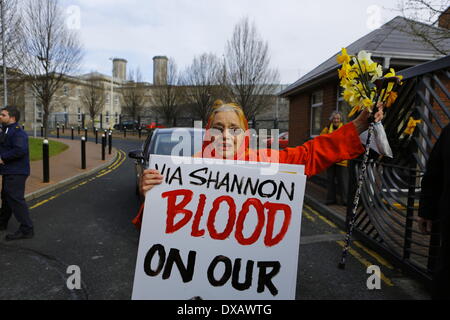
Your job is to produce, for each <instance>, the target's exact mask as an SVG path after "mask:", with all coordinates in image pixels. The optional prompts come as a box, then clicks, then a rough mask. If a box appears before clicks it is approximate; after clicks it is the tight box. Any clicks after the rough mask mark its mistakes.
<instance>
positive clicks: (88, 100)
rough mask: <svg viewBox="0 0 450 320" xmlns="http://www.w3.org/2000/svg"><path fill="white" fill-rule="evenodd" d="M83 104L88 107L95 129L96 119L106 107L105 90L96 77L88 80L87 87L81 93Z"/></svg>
mask: <svg viewBox="0 0 450 320" xmlns="http://www.w3.org/2000/svg"><path fill="white" fill-rule="evenodd" d="M80 98H81V102H82V103H83V104H84V105H85V106H86V109H87V110H88V112H89V116H90V117H91V121H92V127H93V128H94V127H95V117H96V116H97V115H98V114H99V113H101V112H102V111H103V108H104V107H105V100H106V95H105V88H104V87H103V84H102V83H101V81H100V80H99V79H95V78H94V77H92V78H89V79H88V80H86V85H85V86H84V87H83V89H82V91H81V97H80Z"/></svg>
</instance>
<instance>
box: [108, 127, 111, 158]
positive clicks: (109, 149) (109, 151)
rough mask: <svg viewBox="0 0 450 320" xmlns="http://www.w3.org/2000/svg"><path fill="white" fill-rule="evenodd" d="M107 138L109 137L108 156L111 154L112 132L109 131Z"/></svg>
mask: <svg viewBox="0 0 450 320" xmlns="http://www.w3.org/2000/svg"><path fill="white" fill-rule="evenodd" d="M108 137H109V139H108V154H111V153H112V132H111V131H109V133H108Z"/></svg>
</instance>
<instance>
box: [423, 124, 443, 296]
mask: <svg viewBox="0 0 450 320" xmlns="http://www.w3.org/2000/svg"><path fill="white" fill-rule="evenodd" d="M421 190H422V192H421V197H420V205H419V218H418V224H419V228H420V230H421V231H422V232H423V233H426V234H430V233H431V227H432V224H433V223H436V224H438V226H439V230H440V235H441V247H440V249H439V253H438V258H437V263H436V267H435V270H434V274H433V288H432V298H433V299H446V300H449V299H450V124H449V125H447V126H446V127H445V128H444V130H443V131H442V133H441V136H440V137H439V139H438V140H437V141H436V144H435V145H434V147H433V150H432V151H431V154H430V157H429V159H428V163H427V168H426V172H425V176H424V177H423V179H422V186H421Z"/></svg>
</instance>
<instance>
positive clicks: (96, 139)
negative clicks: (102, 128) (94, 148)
mask: <svg viewBox="0 0 450 320" xmlns="http://www.w3.org/2000/svg"><path fill="white" fill-rule="evenodd" d="M95 144H98V130H97V128H95Z"/></svg>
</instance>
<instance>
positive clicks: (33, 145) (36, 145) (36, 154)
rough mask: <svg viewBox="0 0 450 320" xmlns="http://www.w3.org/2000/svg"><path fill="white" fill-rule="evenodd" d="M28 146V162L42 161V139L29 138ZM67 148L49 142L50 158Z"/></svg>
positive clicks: (54, 142) (62, 144) (59, 143)
mask: <svg viewBox="0 0 450 320" xmlns="http://www.w3.org/2000/svg"><path fill="white" fill-rule="evenodd" d="M28 145H29V149H30V161H36V160H42V139H35V138H29V139H28ZM67 148H69V146H68V145H66V144H64V143H61V142H56V141H49V149H50V157H53V156H55V155H57V154H59V153H61V152H63V151H64V150H66V149H67Z"/></svg>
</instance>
